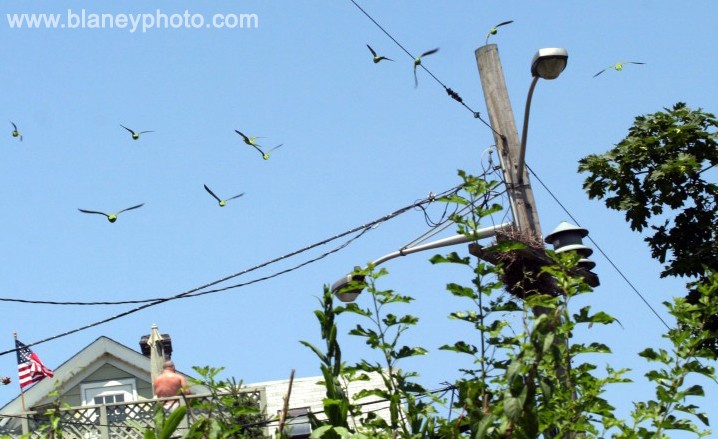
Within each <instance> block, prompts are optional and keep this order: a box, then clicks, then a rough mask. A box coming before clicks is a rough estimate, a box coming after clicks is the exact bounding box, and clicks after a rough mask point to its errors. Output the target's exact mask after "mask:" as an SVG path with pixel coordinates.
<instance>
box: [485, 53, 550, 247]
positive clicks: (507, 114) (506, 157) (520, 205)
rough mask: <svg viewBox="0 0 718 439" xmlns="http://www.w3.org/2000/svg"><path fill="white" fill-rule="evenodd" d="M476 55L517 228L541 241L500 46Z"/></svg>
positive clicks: (534, 203) (539, 227)
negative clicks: (521, 158)
mask: <svg viewBox="0 0 718 439" xmlns="http://www.w3.org/2000/svg"><path fill="white" fill-rule="evenodd" d="M475 55H476V63H477V64H478V66H479V76H480V77H481V87H482V88H483V90H484V99H485V100H486V108H487V110H488V113H489V121H490V122H491V126H492V127H493V128H494V130H495V131H494V141H495V142H496V148H497V149H498V151H499V158H500V159H501V169H502V170H503V173H504V179H505V181H506V189H507V191H508V195H509V200H510V201H511V211H512V213H513V215H514V221H515V223H516V227H517V228H518V229H519V231H521V232H522V233H528V234H530V235H531V236H532V237H534V238H535V239H537V240H538V241H539V242H542V236H543V235H542V234H541V226H540V225H539V219H538V213H537V212H536V202H535V201H534V195H533V190H532V189H531V183H530V181H529V177H528V173H527V171H526V168H524V169H523V172H522V173H523V175H521V176H519V175H518V162H519V159H520V149H521V140H520V139H519V135H518V133H517V131H516V122H515V121H514V113H513V111H512V110H511V102H510V101H509V93H508V91H507V90H506V81H505V79H504V72H503V69H502V68H501V60H500V59H499V51H498V48H497V47H496V45H495V44H488V45H486V46H482V47H479V48H478V49H476V52H475Z"/></svg>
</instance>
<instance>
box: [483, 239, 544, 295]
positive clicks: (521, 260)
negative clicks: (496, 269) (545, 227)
mask: <svg viewBox="0 0 718 439" xmlns="http://www.w3.org/2000/svg"><path fill="white" fill-rule="evenodd" d="M496 240H497V245H498V244H511V243H517V244H521V245H519V246H510V247H509V249H508V250H505V249H500V246H499V248H497V249H491V248H486V249H482V250H481V254H480V255H479V257H481V258H482V259H484V260H486V261H488V262H491V263H492V264H494V265H500V266H501V267H502V269H501V273H500V274H499V279H500V280H501V282H502V283H503V284H504V289H505V290H506V292H508V293H509V294H511V295H512V296H514V297H517V298H520V299H523V298H525V297H528V296H531V295H534V294H538V293H541V294H550V295H555V292H556V281H555V279H554V278H553V277H552V276H551V275H549V274H547V273H545V272H543V271H542V267H544V266H546V265H547V264H549V263H551V260H550V259H549V258H548V257H547V256H546V253H545V250H544V244H543V241H542V240H541V238H540V237H537V236H535V235H533V234H531V233H528V232H522V231H520V230H518V229H516V228H509V229H506V230H504V231H502V232H500V233H499V234H497V235H496Z"/></svg>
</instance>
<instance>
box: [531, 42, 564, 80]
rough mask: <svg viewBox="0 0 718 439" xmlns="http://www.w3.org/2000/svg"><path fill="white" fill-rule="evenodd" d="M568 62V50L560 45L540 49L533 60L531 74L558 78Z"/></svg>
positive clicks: (544, 77) (543, 77)
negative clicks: (559, 46)
mask: <svg viewBox="0 0 718 439" xmlns="http://www.w3.org/2000/svg"><path fill="white" fill-rule="evenodd" d="M566 64H568V51H567V50H566V49H561V48H558V47H551V48H546V49H539V51H538V52H536V55H534V59H533V60H532V61H531V76H534V77H536V76H538V77H539V78H542V79H556V78H558V76H559V75H560V74H561V72H563V69H565V68H566Z"/></svg>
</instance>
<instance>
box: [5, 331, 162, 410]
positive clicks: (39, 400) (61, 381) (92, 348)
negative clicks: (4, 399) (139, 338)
mask: <svg viewBox="0 0 718 439" xmlns="http://www.w3.org/2000/svg"><path fill="white" fill-rule="evenodd" d="M105 364H110V365H112V366H114V367H116V368H118V369H121V370H122V371H124V372H126V373H128V374H130V375H132V376H134V377H136V378H138V379H141V380H144V381H146V382H151V378H150V358H149V357H145V356H144V355H142V354H141V353H139V352H137V351H135V350H133V349H131V348H129V347H127V346H125V345H123V344H121V343H118V342H117V341H115V340H113V339H111V338H109V337H105V336H101V337H99V338H97V339H96V340H95V341H93V342H92V343H90V344H89V345H87V346H86V347H85V348H83V349H82V350H80V351H79V352H78V353H76V354H75V355H73V356H72V357H70V358H69V359H68V360H67V361H65V362H64V363H62V364H61V365H60V366H58V367H57V368H56V369H54V371H53V372H54V375H55V376H54V377H53V378H46V379H44V380H42V381H40V382H38V383H36V384H34V385H33V386H32V387H30V388H29V389H28V390H26V391H25V392H24V398H25V407H26V408H27V409H30V407H35V406H38V405H44V404H49V403H51V402H53V401H54V400H55V399H56V397H51V396H49V394H50V392H52V391H53V390H57V391H58V392H59V394H60V398H62V396H63V395H64V394H65V393H66V392H67V391H68V390H70V389H72V388H73V387H75V386H77V385H78V384H80V383H81V382H83V380H84V379H85V378H87V377H89V376H90V375H91V374H92V373H94V372H96V371H97V370H98V369H100V368H101V367H102V366H103V365H105ZM0 413H3V414H16V413H22V402H21V397H20V395H18V396H17V397H16V398H15V399H13V400H12V401H10V402H9V403H7V404H6V405H5V406H4V407H3V408H2V409H0Z"/></svg>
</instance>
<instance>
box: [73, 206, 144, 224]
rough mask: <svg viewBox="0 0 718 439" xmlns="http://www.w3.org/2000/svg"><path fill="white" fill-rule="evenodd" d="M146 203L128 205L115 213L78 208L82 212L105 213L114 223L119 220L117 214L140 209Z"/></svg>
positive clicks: (108, 219)
mask: <svg viewBox="0 0 718 439" xmlns="http://www.w3.org/2000/svg"><path fill="white" fill-rule="evenodd" d="M144 205H145V203H142V204H138V205H137V206H132V207H128V208H127V209H122V210H120V211H119V212H115V213H105V212H98V211H96V210H85V209H77V210H79V211H80V212H82V213H94V214H97V215H104V216H106V217H107V221H109V222H111V223H114V222H115V221H117V215H119V214H121V213H122V212H127V211H128V210H132V209H138V208H140V207H142V206H144Z"/></svg>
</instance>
